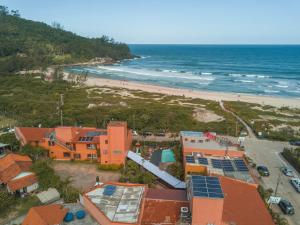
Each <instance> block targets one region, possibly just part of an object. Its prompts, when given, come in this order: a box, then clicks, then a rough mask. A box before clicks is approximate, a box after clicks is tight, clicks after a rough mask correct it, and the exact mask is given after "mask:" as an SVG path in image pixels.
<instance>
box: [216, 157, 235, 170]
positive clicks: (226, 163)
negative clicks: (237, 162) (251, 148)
mask: <svg viewBox="0 0 300 225" xmlns="http://www.w3.org/2000/svg"><path fill="white" fill-rule="evenodd" d="M211 162H212V165H213V167H214V168H217V169H223V170H224V171H226V172H232V171H234V168H233V166H232V164H231V160H229V159H211Z"/></svg>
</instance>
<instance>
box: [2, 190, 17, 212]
mask: <svg viewBox="0 0 300 225" xmlns="http://www.w3.org/2000/svg"><path fill="white" fill-rule="evenodd" d="M14 201H15V198H14V197H13V195H11V194H9V193H8V192H7V191H5V190H3V189H0V211H1V212H2V211H5V210H7V209H8V208H10V207H11V206H12V205H13V204H14Z"/></svg>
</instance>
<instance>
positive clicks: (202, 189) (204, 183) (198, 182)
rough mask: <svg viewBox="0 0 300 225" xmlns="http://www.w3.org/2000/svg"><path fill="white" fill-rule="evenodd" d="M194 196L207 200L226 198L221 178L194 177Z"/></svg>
mask: <svg viewBox="0 0 300 225" xmlns="http://www.w3.org/2000/svg"><path fill="white" fill-rule="evenodd" d="M191 179H192V190H193V196H196V197H207V198H224V194H223V191H222V188H221V184H220V181H219V178H217V177H205V176H192V178H191Z"/></svg>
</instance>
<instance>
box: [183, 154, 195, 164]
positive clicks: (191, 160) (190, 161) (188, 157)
mask: <svg viewBox="0 0 300 225" xmlns="http://www.w3.org/2000/svg"><path fill="white" fill-rule="evenodd" d="M185 159H186V161H187V162H188V163H195V159H194V157H193V156H190V155H187V156H186V157H185Z"/></svg>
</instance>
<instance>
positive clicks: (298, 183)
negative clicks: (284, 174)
mask: <svg viewBox="0 0 300 225" xmlns="http://www.w3.org/2000/svg"><path fill="white" fill-rule="evenodd" d="M290 183H291V185H292V186H293V187H294V188H295V190H296V191H297V192H299V193H300V179H298V178H293V179H291V180H290Z"/></svg>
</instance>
